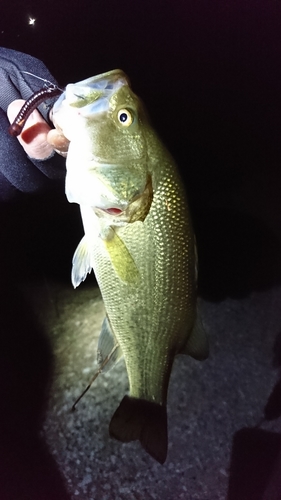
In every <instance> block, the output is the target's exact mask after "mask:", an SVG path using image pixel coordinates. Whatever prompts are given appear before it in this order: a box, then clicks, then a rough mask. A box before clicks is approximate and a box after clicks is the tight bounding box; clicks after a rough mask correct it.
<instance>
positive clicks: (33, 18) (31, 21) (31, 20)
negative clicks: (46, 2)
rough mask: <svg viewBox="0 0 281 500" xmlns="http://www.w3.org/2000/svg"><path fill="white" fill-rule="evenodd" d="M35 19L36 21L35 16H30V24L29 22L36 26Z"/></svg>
mask: <svg viewBox="0 0 281 500" xmlns="http://www.w3.org/2000/svg"><path fill="white" fill-rule="evenodd" d="M35 21H36V19H35V17H30V18H29V19H28V24H29V25H30V26H34V24H35Z"/></svg>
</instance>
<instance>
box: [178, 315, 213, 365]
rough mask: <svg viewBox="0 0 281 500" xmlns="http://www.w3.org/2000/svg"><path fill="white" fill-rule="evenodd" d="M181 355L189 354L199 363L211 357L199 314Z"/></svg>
mask: <svg viewBox="0 0 281 500" xmlns="http://www.w3.org/2000/svg"><path fill="white" fill-rule="evenodd" d="M179 354H188V355H189V356H191V357H192V358H194V359H197V360H198V361H203V360H204V359H207V357H208V356H209V342H208V338H207V335H206V332H205V330H204V327H203V325H202V321H201V318H200V316H199V314H197V317H196V321H195V324H194V327H193V330H192V332H191V334H190V336H189V337H188V339H187V342H186V344H185V346H184V347H183V349H182V350H181V351H180V352H179Z"/></svg>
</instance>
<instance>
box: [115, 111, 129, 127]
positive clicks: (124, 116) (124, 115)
mask: <svg viewBox="0 0 281 500" xmlns="http://www.w3.org/2000/svg"><path fill="white" fill-rule="evenodd" d="M117 118H118V120H119V122H120V123H121V125H123V127H129V126H130V125H131V124H132V123H133V115H132V113H130V111H128V110H127V109H120V110H119V111H118V115H117Z"/></svg>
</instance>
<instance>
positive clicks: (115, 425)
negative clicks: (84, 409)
mask: <svg viewBox="0 0 281 500" xmlns="http://www.w3.org/2000/svg"><path fill="white" fill-rule="evenodd" d="M109 434H110V436H111V437H114V438H115V439H118V441H122V442H123V443H128V442H130V441H135V440H137V439H139V441H140V443H141V445H142V446H143V448H144V449H145V451H147V453H149V454H150V455H151V456H152V457H153V458H154V459H155V460H157V461H158V462H159V463H160V464H163V463H164V462H165V460H166V458H167V450H168V429H167V410H166V406H162V405H160V404H157V403H153V402H151V401H147V400H145V399H138V398H132V397H130V396H125V397H124V398H123V399H122V401H121V403H120V405H119V407H118V408H117V410H116V411H115V413H114V415H113V417H112V419H111V422H110V425H109Z"/></svg>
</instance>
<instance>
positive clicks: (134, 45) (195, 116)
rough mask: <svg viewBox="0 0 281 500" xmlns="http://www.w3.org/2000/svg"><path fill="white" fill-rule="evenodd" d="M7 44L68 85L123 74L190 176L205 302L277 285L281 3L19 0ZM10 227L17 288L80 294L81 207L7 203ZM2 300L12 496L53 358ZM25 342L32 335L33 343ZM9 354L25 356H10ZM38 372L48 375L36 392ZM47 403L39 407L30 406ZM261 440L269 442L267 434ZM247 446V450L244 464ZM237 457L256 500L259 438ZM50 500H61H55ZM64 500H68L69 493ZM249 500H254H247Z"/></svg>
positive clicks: (5, 27) (1, 18) (3, 27)
mask: <svg viewBox="0 0 281 500" xmlns="http://www.w3.org/2000/svg"><path fill="white" fill-rule="evenodd" d="M29 16H30V17H33V18H36V21H35V25H34V26H30V25H29V24H28V18H29ZM0 44H1V45H2V46H4V47H8V48H12V49H15V50H19V51H22V52H26V53H29V54H31V55H33V56H35V57H37V58H39V59H41V60H42V61H43V62H44V63H45V64H46V66H47V67H48V68H49V69H50V71H51V72H52V73H53V75H54V77H55V78H56V79H57V81H58V82H59V84H60V85H62V86H63V85H66V84H67V83H71V82H76V81H79V80H82V79H84V78H88V77H90V76H92V75H95V74H98V73H102V72H104V71H108V70H111V69H114V68H117V67H119V68H121V69H123V70H124V71H125V72H126V73H127V74H128V76H129V77H130V79H131V82H132V87H133V89H134V91H135V92H136V93H137V94H139V95H140V96H141V97H142V99H143V101H144V102H145V104H146V106H147V109H148V111H149V114H150V116H151V119H152V122H153V124H154V125H155V128H156V129H157V131H158V132H159V134H160V135H161V137H162V138H163V141H164V142H165V144H166V145H167V146H168V148H169V149H170V151H171V152H172V154H173V155H174V157H175V159H176V160H177V163H178V165H179V168H180V171H181V174H182V176H183V179H184V182H185V186H186V190H187V193H188V197H189V202H190V207H191V211H192V216H193V221H194V226H195V231H196V235H197V239H198V250H199V292H200V295H201V296H202V297H203V298H204V299H207V300H208V301H211V302H219V301H221V300H223V299H226V298H229V297H231V298H238V299H239V298H244V297H247V296H249V294H250V293H251V292H253V291H261V290H271V289H272V287H274V286H276V285H279V284H280V280H281V271H280V261H281V259H280V256H281V201H280V193H281V173H280V172H281V148H280V134H281V119H280V116H281V92H280V83H281V70H280V61H281V1H279V0H267V1H266V0H264V1H261V0H250V1H249V0H238V1H237V0H221V1H219V0H212V1H207V0H192V1H191V0H167V1H160V0H121V1H118V2H117V1H115V2H113V1H109V0H96V1H94V0H91V1H90V0H80V1H77V0H75V1H74V0H69V1H60V0H56V1H53V0H49V1H48V0H45V1H44V2H38V1H37V0H34V1H33V2H32V1H27V2H22V1H18V2H17V1H15V0H12V1H10V2H5V7H1V8H0ZM19 210H20V212H19ZM19 214H20V216H19ZM0 217H1V227H3V224H4V225H5V224H6V233H5V234H6V236H7V234H9V237H8V238H7V239H5V241H2V242H1V245H2V248H1V254H2V253H3V254H4V255H5V259H4V260H3V259H2V262H8V263H9V265H6V264H5V269H4V268H3V266H2V277H3V274H4V275H5V276H6V278H7V280H6V282H7V283H8V282H9V280H10V279H11V277H12V278H14V280H15V282H17V281H18V280H19V279H20V278H21V277H22V276H23V277H25V278H26V277H29V276H30V275H34V274H35V275H36V274H37V275H38V276H40V277H41V278H42V277H43V279H45V278H46V279H47V280H48V279H52V278H55V279H61V280H64V281H67V282H69V280H70V269H71V258H72V255H73V252H74V249H75V247H76V245H77V244H78V241H79V239H80V236H81V235H82V227H81V222H80V215H79V210H78V208H77V207H75V206H70V205H69V204H68V203H67V201H66V199H65V197H64V193H63V190H62V189H61V190H60V189H59V190H58V191H57V190H54V192H53V193H52V194H51V195H50V193H46V194H45V195H44V194H40V197H39V198H36V197H24V198H23V199H21V201H20V205H13V206H12V207H10V206H9V205H6V206H5V207H2V208H1V214H0ZM7 221H8V222H7ZM7 224H9V227H7ZM12 281H13V280H12ZM2 292H3V293H2V294H3V301H2V305H3V303H4V304H5V314H4V315H3V314H2V318H4V320H3V319H1V328H2V331H3V330H4V331H5V330H7V332H9V335H10V333H11V335H10V337H9V338H8V336H6V337H5V336H3V337H2V339H4V340H1V352H2V357H3V359H4V361H5V352H6V351H7V352H8V353H9V355H10V356H11V355H12V356H13V357H14V358H13V364H12V367H13V366H14V367H16V370H17V372H16V375H15V374H14V373H11V374H9V376H10V377H11V379H12V382H11V383H10V384H9V385H8V389H5V388H4V393H3V396H2V398H1V400H5V398H8V403H7V404H8V405H9V404H10V403H9V400H10V399H11V404H10V407H11V411H9V412H8V416H9V419H10V415H13V418H14V419H15V423H12V432H13V436H12V437H11V436H10V435H9V430H8V429H9V428H11V426H10V425H9V424H10V420H7V421H5V417H4V420H3V421H4V424H5V425H6V427H5V429H6V428H7V434H6V441H7V443H6V444H5V443H4V449H5V450H10V448H11V442H13V448H15V449H16V450H17V454H16V455H15V454H14V455H13V456H12V458H11V459H10V462H11V467H10V465H7V467H6V468H5V467H4V472H5V474H6V475H7V478H8V479H7V483H9V484H11V482H12V478H13V474H14V472H13V471H15V475H17V474H18V475H19V477H21V476H22V478H23V479H22V481H23V482H24V481H25V479H24V477H25V473H26V470H25V469H23V468H22V464H23V463H24V462H25V457H24V452H23V451H21V452H20V450H26V449H27V448H28V447H29V448H30V449H32V445H33V444H34V443H35V444H34V447H35V448H36V446H37V447H38V446H39V447H40V446H41V444H40V445H39V444H38V442H37V441H36V439H37V438H34V435H35V434H36V436H37V431H36V432H35V433H34V429H39V428H40V425H41V423H40V422H41V420H40V418H39V417H38V415H39V414H40V415H41V413H42V412H43V409H44V408H43V407H44V403H43V400H44V391H46V390H47V388H48V383H47V380H48V377H49V375H48V374H49V372H50V371H51V366H52V355H51V352H50V347H49V346H45V345H44V341H42V339H43V337H42V339H41V340H40V335H39V337H38V335H37V333H38V332H37V330H38V326H37V325H36V324H33V322H32V321H33V320H31V319H30V317H31V316H30V314H29V310H28V307H27V306H26V304H25V303H23V302H22V297H20V298H18V296H17V295H15V289H14V288H13V287H12V285H11V289H10V290H9V289H8V290H7V289H2ZM11 297H13V299H11ZM17 300H18V305H17ZM15 310H16V315H13V314H14V313H13V311H15ZM16 316H18V317H16ZM11 317H12V322H11ZM19 321H20V323H21V326H22V331H20V330H19V328H18V326H19V323H18V322H19ZM39 330H40V329H39ZM26 331H29V332H33V334H31V335H29V337H25V336H22V335H21V333H22V332H26ZM11 344H13V345H14V346H15V345H16V346H19V347H18V348H17V349H16V350H14V349H11ZM30 344H32V349H30ZM3 346H4V347H3ZM279 347H280V346H279ZM5 349H6V350H5ZM279 350H280V349H279V348H278V352H279ZM3 353H4V354H3ZM11 353H12V354H11ZM22 353H24V354H25V356H26V357H25V358H24V357H23V356H22ZM27 353H28V355H27ZM37 365H38V366H37ZM279 365H280V363H279ZM1 366H2V367H3V366H4V367H3V368H2V369H3V376H2V375H1V379H2V378H3V379H5V377H6V376H7V370H8V369H9V370H10V369H11V368H10V363H8V362H7V366H6V365H5V362H4V365H3V363H2V364H1ZM34 366H35V368H34ZM34 370H35V371H36V373H39V376H38V379H37V380H35V378H34ZM17 377H18V379H17ZM18 380H21V383H20V384H18ZM40 384H41V385H40ZM279 385H280V383H279ZM27 388H29V389H28V392H27V394H26V390H27ZM21 389H22V390H21ZM277 389H278V385H277ZM1 390H2V388H1ZM5 391H6V392H5ZM39 393H40V394H41V398H40V397H39V399H38V398H37V399H36V402H34V403H32V401H34V394H39ZM9 398H10V399H9ZM273 399H274V398H273ZM279 401H280V390H279V392H278V390H277V397H275V405H273V406H274V408H275V410H273V414H274V411H275V413H276V412H277V413H276V415H275V417H276V418H277V417H279V416H280V413H281V411H280V408H279V407H278V404H279V406H280V403H279ZM276 402H277V403H278V404H277V406H276ZM32 404H33V406H32ZM36 404H37V406H36ZM29 405H30V407H31V410H30V411H29V410H27V408H29ZM276 408H277V410H276ZM34 415H36V416H37V417H38V418H37V417H36V418H37V420H36V419H35V418H34ZM272 418H273V417H272ZM23 419H24V421H25V424H24V425H25V429H27V431H26V432H23V433H22V432H19V437H16V438H15V437H14V429H16V428H18V427H19V428H20V426H21V425H22V422H23ZM1 425H2V428H3V424H1ZM31 436H32V437H31ZM258 438H259V439H260V440H261V442H263V435H261V436H260V435H259V436H258ZM277 438H278V439H277ZM277 438H276V435H274V436H273V438H272V439H273V441H274V440H275V443H276V446H277V444H278V449H276V450H275V448H274V447H273V448H274V449H273V448H272V446H271V445H270V446H269V448H268V447H264V446H262V447H261V448H262V452H261V454H262V455H263V453H264V451H263V450H264V449H265V448H266V450H268V449H269V451H268V454H267V456H268V457H271V459H272V460H273V458H275V455H277V453H278V450H279V444H280V442H279V441H280V439H279V436H277ZM32 439H33V440H35V441H36V442H35V441H34V443H33V441H32ZM240 441H242V442H243V446H244V448H245V449H246V452H245V454H244V455H245V456H244V459H243V460H242V462H241V461H240V456H241V448H243V446H241V442H240ZM16 442H17V443H18V444H16V445H15V443H16ZM30 442H31V444H30ZM27 443H29V444H27ZM249 443H250V445H249ZM270 443H271V442H270ZM270 443H269V444H270ZM234 445H235V446H234V452H235V453H236V452H237V450H238V451H239V453H240V455H239V453H238V459H237V460H236V462H235V461H234V465H233V464H232V468H233V471H232V472H233V475H232V483H231V484H233V481H234V480H233V477H234V478H235V477H236V476H235V474H237V476H238V480H237V482H236V483H235V484H236V486H233V490H232V491H236V490H235V487H237V488H238V490H239V484H240V482H241V480H240V478H241V474H242V472H243V471H245V467H244V465H245V464H248V463H249V462H251V463H252V467H253V471H251V473H252V474H253V477H254V480H253V484H255V485H256V488H257V483H256V477H257V476H259V473H258V474H257V475H256V470H255V466H256V464H255V461H253V456H255V454H256V451H255V446H254V444H252V435H251V436H250V437H248V436H245V434H243V431H242V434H238V436H237V437H236V440H235V443H234ZM259 449H260V447H259ZM249 450H250V451H249ZM251 450H254V451H253V452H251ZM272 450H273V451H272ZM248 451H249V454H250V459H249V458H248V454H247V453H248ZM234 452H233V453H234ZM32 453H33V452H30V454H29V455H28V453H27V456H30V457H31V458H30V463H31V462H32V464H33V465H32V467H33V469H34V463H35V462H36V463H37V456H35V455H36V454H34V457H33V455H32ZM40 453H41V462H38V469H39V468H40V464H41V466H42V467H41V468H42V470H43V469H44V467H45V468H46V470H48V467H49V469H50V470H52V471H53V470H56V467H55V465H54V464H53V462H52V460H51V459H50V457H49V455H48V453H47V451H46V452H45V449H44V450H41V452H40ZM235 453H234V455H235ZM4 455H5V454H4ZM234 455H233V456H234ZM242 455H243V454H242ZM7 456H9V455H8V454H7ZM15 456H17V457H19V458H18V459H17V460H15V458H14V457H15ZM32 457H33V458H32ZM42 457H43V458H42ZM268 460H269V458H266V461H267V462H268ZM268 463H269V462H268ZM241 464H242V465H241ZM240 465H241V467H242V469H243V471H242V472H241V471H240V470H238V469H239V466H240ZM0 466H2V463H0ZM263 467H264V457H263V460H262V465H261V467H260V469H261V470H262V469H263ZM26 469H28V462H27V465H26ZM34 470H35V469H34ZM237 471H238V472H237ZM247 474H248V478H249V473H247V472H246V476H247ZM46 477H47V475H46ZM54 477H55V476H54ZM260 477H261V476H260ZM248 478H247V477H246V479H245V484H246V483H247V481H248V480H249V479H248ZM55 481H56V479H55ZM57 481H58V484H60V479H59V478H58V479H57ZM39 482H40V481H39ZM47 482H48V481H47V480H46V484H47ZM264 482H265V481H264ZM38 484H39V483H38ZM249 484H250V483H249ZM237 485H238V486H237ZM15 488H16V486H15ZM58 488H59V487H58ZM2 489H3V488H2ZM8 489H9V488H8V487H7V490H8ZM43 489H44V490H45V489H46V485H45V486H44V488H43ZM38 491H40V493H38ZM38 491H37V490H36V491H35V493H34V492H33V493H30V492H29V495H30V497H28V498H32V500H33V498H34V499H36V498H45V497H44V496H43V495H42V492H41V490H40V488H39V490H38ZM38 495H39V496H38ZM40 495H41V496H40ZM2 497H3V498H6V497H5V495H4V494H3V495H2ZM7 498H8V497H7ZM9 498H19V497H18V496H17V494H15V496H14V497H13V496H11V497H9ZM23 498H24V497H23ZM46 498H56V497H55V496H52V495H51V494H50V496H48V494H46ZM58 498H61V499H62V498H64V491H61V492H60V494H58ZM229 498H235V500H236V499H237V500H238V499H239V500H241V498H242V495H241V494H240V496H239V494H237V495H236V496H235V494H233V496H230V497H229ZM243 498H244V497H243ZM245 498H247V500H250V497H249V495H248V496H247V494H246V496H245ZM255 498H258V496H256V497H255Z"/></svg>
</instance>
